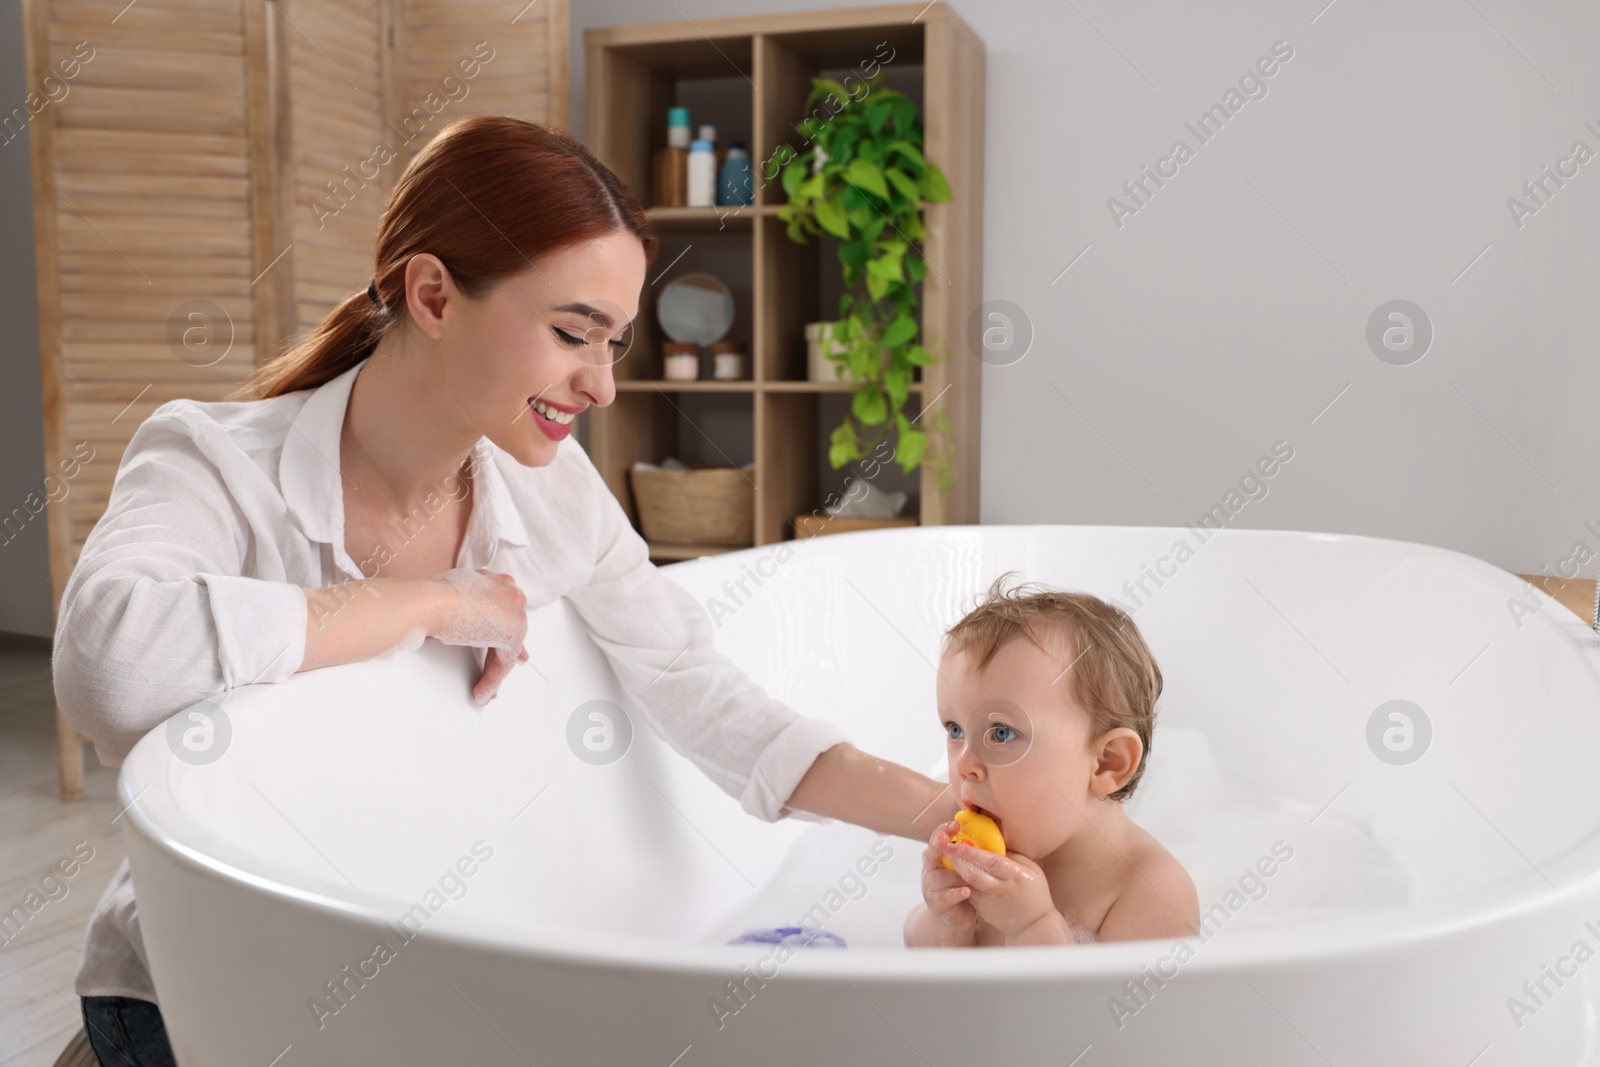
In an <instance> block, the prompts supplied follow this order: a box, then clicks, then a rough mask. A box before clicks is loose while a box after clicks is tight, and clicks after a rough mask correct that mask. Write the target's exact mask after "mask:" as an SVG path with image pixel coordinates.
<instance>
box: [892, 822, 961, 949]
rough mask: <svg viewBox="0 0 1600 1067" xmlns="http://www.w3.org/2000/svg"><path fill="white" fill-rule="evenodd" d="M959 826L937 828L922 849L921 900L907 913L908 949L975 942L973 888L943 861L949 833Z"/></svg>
mask: <svg viewBox="0 0 1600 1067" xmlns="http://www.w3.org/2000/svg"><path fill="white" fill-rule="evenodd" d="M960 828H961V824H960V823H958V822H954V821H951V822H948V823H943V824H941V825H939V826H936V827H934V830H933V834H932V835H931V836H930V837H929V838H928V847H927V848H925V849H923V851H922V903H921V904H918V905H917V906H916V908H915V909H913V910H912V912H911V914H910V915H908V916H906V925H905V941H906V945H907V947H909V948H957V947H960V946H963V945H970V944H972V943H973V939H974V935H975V934H976V932H977V927H978V912H977V910H976V909H975V908H974V907H973V906H972V902H971V901H970V900H969V899H968V898H970V897H971V896H972V888H971V887H970V886H968V885H967V883H966V881H965V880H963V878H962V877H961V875H960V874H959V873H957V872H956V871H953V870H951V869H949V868H948V867H946V866H945V865H944V863H943V860H944V856H945V849H946V847H948V846H949V844H950V835H951V834H952V833H954V832H956V831H957V830H959V829H960Z"/></svg>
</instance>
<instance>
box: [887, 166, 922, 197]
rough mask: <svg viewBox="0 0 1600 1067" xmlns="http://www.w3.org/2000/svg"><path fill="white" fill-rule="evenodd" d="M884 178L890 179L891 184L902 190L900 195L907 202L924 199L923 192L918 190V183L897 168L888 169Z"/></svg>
mask: <svg viewBox="0 0 1600 1067" xmlns="http://www.w3.org/2000/svg"><path fill="white" fill-rule="evenodd" d="M883 176H884V177H885V178H887V179H889V184H890V185H892V186H894V187H895V188H896V189H898V190H900V194H901V195H902V196H904V197H905V198H906V199H907V200H910V201H913V202H915V201H918V200H921V199H922V190H921V189H918V188H917V183H916V182H914V181H912V180H911V179H910V178H908V177H906V173H905V171H903V170H900V169H898V168H896V167H888V168H886V169H885V170H884V172H883Z"/></svg>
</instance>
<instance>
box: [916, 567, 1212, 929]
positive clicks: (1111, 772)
mask: <svg viewBox="0 0 1600 1067" xmlns="http://www.w3.org/2000/svg"><path fill="white" fill-rule="evenodd" d="M1006 577H1007V576H1006V575H1002V576H1001V577H1000V578H998V579H996V580H995V582H994V584H993V585H992V586H990V588H989V592H988V594H987V596H986V597H985V598H984V600H983V602H982V603H980V604H979V605H978V607H976V608H975V609H974V610H973V611H972V612H971V613H970V614H968V615H967V617H966V618H964V619H962V620H961V621H960V622H958V623H956V625H955V626H953V627H952V628H951V629H950V631H949V632H948V633H947V634H946V635H945V646H944V653H943V655H942V657H941V659H940V662H939V677H938V681H937V683H936V685H937V692H938V704H939V718H940V720H941V721H942V722H943V723H944V729H945V733H946V734H947V735H948V739H949V740H948V758H949V765H950V788H951V789H952V790H953V791H954V792H955V795H956V800H957V801H958V802H959V803H960V805H961V807H963V808H966V809H968V810H970V811H975V812H979V813H981V814H983V815H987V816H989V818H991V819H993V820H994V821H995V823H996V824H997V825H998V826H999V828H1000V832H1001V834H1002V835H1003V836H1004V838H1005V848H1006V854H1005V855H1004V856H1001V855H999V854H997V853H993V852H986V851H984V850H982V849H979V848H976V847H974V846H973V845H969V844H966V843H965V842H963V843H960V844H952V843H951V840H950V837H951V835H952V834H953V833H955V832H956V831H957V830H958V829H959V826H958V824H957V823H955V822H949V823H946V824H944V825H943V826H940V827H938V828H937V829H935V830H934V832H933V836H932V838H931V839H930V840H929V842H928V848H927V850H926V851H925V852H924V853H923V861H922V903H920V904H918V905H917V906H916V907H915V908H913V909H912V911H911V914H910V915H908V916H906V923H905V941H906V944H907V945H908V946H911V947H913V948H916V947H925V946H931V947H957V946H967V945H1071V944H1076V943H1079V942H1087V941H1097V940H1098V941H1127V940H1133V939H1135V938H1154V937H1162V938H1164V937H1182V936H1187V935H1189V934H1192V933H1193V932H1194V931H1195V929H1196V927H1197V925H1198V923H1199V920H1200V905H1199V898H1198V897H1197V895H1196V893H1195V889H1194V883H1193V882H1192V881H1191V880H1190V878H1189V875H1188V872H1186V871H1185V870H1184V869H1183V866H1182V865H1181V864H1179V863H1178V861H1177V860H1176V859H1174V858H1173V857H1172V855H1171V853H1169V852H1168V851H1167V850H1166V849H1165V848H1163V847H1162V846H1161V843H1160V842H1159V841H1157V840H1156V839H1155V838H1154V837H1152V836H1150V834H1148V833H1146V832H1145V831H1144V830H1142V829H1140V828H1139V827H1138V826H1137V825H1135V824H1134V823H1133V821H1132V820H1131V819H1129V818H1128V815H1127V812H1125V811H1124V810H1123V807H1122V801H1124V800H1126V799H1127V798H1128V797H1129V796H1131V795H1132V794H1133V790H1134V788H1135V787H1136V786H1137V785H1138V783H1139V777H1140V775H1142V774H1143V773H1144V765H1145V757H1146V756H1147V755H1148V754H1149V751H1150V734H1151V730H1152V728H1153V726H1154V724H1155V703H1156V698H1157V697H1158V696H1160V695H1161V669H1160V668H1159V667H1157V666H1156V662H1155V658H1154V657H1153V656H1152V655H1151V654H1150V648H1149V646H1147V645H1146V644H1145V642H1144V638H1143V637H1142V636H1140V634H1139V631H1138V629H1137V628H1136V627H1135V626H1134V624H1133V620H1132V619H1130V618H1129V617H1128V616H1127V615H1126V614H1125V613H1123V612H1122V611H1119V610H1118V609H1116V608H1114V607H1112V606H1111V605H1109V604H1107V603H1106V602H1104V601H1103V600H1100V599H1099V598H1097V597H1093V596H1090V595H1088V594H1087V593H1061V592H1036V593H1028V592H1026V591H1025V589H1023V588H1018V589H1015V590H1012V591H1010V592H1007V591H1006V590H1005V581H1006ZM947 856H948V857H949V859H950V863H951V865H952V867H946V866H945V865H944V863H943V860H944V858H945V857H947ZM952 868H953V869H952Z"/></svg>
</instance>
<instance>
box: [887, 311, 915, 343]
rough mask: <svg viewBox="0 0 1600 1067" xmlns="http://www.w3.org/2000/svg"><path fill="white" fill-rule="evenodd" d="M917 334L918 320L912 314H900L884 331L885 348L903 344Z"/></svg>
mask: <svg viewBox="0 0 1600 1067" xmlns="http://www.w3.org/2000/svg"><path fill="white" fill-rule="evenodd" d="M916 335H917V320H916V319H914V318H912V317H911V316H910V315H898V316H896V317H895V320H894V321H893V322H891V323H890V324H889V328H888V329H887V330H885V331H884V333H883V345H884V347H885V348H894V347H896V346H898V345H903V344H905V343H906V342H907V341H909V340H911V339H912V338H913V337H915V336H916Z"/></svg>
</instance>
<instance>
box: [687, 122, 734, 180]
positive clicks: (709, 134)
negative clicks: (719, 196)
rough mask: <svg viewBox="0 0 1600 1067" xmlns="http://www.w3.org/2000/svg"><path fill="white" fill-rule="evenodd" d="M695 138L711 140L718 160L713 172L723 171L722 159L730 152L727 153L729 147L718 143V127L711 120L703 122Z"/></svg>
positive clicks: (712, 149) (719, 172)
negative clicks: (726, 147)
mask: <svg viewBox="0 0 1600 1067" xmlns="http://www.w3.org/2000/svg"><path fill="white" fill-rule="evenodd" d="M695 139H696V140H699V141H710V142H711V153H712V155H714V156H715V157H716V160H717V165H716V167H715V169H714V170H713V171H712V173H714V174H721V173H722V159H723V157H724V156H725V155H727V154H728V153H727V149H725V148H723V147H722V146H721V145H720V144H718V143H717V128H716V127H715V126H713V125H712V124H711V123H709V122H707V123H703V124H702V125H701V127H700V132H699V134H697V135H696V137H695Z"/></svg>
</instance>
